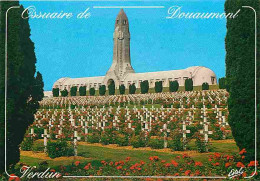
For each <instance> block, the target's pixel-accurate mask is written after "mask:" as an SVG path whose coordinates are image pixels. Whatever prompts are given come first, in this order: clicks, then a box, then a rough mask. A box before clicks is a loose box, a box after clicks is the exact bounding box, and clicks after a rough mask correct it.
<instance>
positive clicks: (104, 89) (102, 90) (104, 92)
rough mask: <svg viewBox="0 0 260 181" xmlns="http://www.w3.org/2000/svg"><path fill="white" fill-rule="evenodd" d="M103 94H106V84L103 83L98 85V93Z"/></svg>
mask: <svg viewBox="0 0 260 181" xmlns="http://www.w3.org/2000/svg"><path fill="white" fill-rule="evenodd" d="M105 94H106V86H105V85H101V86H99V95H101V96H103V95H105Z"/></svg>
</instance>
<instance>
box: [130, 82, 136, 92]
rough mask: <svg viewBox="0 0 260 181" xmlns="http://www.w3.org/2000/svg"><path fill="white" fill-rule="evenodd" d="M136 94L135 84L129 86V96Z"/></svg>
mask: <svg viewBox="0 0 260 181" xmlns="http://www.w3.org/2000/svg"><path fill="white" fill-rule="evenodd" d="M135 92H136V86H135V84H131V85H129V94H135Z"/></svg>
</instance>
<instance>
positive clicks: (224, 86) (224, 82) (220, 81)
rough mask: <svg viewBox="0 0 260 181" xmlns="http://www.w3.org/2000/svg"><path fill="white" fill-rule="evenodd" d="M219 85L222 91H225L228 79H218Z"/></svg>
mask: <svg viewBox="0 0 260 181" xmlns="http://www.w3.org/2000/svg"><path fill="white" fill-rule="evenodd" d="M218 84H219V88H220V89H225V88H226V78H225V77H222V78H219V79H218Z"/></svg>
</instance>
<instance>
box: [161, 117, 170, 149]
mask: <svg viewBox="0 0 260 181" xmlns="http://www.w3.org/2000/svg"><path fill="white" fill-rule="evenodd" d="M167 123H168V122H167ZM160 131H161V132H163V141H164V144H163V145H164V148H167V145H168V141H167V133H169V132H170V131H171V130H170V129H167V124H166V123H164V124H163V128H162V129H160Z"/></svg>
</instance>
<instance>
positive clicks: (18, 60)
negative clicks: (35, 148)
mask: <svg viewBox="0 0 260 181" xmlns="http://www.w3.org/2000/svg"><path fill="white" fill-rule="evenodd" d="M12 6H19V2H17V1H11V2H1V6H0V13H1V14H0V72H1V76H0V82H1V84H0V110H1V113H0V160H1V164H0V172H2V171H3V170H4V160H5V158H4V155H5V149H4V144H5V136H4V132H5V126H4V123H5V117H4V115H5V114H4V111H5V107H4V106H5V97H4V95H5V85H4V82H5V48H4V45H5V17H6V11H7V9H9V8H10V7H12ZM23 10H24V8H23V7H22V6H21V7H20V8H19V9H16V8H15V9H11V10H10V11H9V13H8V40H7V51H8V57H7V58H8V63H7V69H8V71H7V73H8V74H7V102H6V104H7V130H6V131H7V138H8V139H7V143H6V144H7V151H6V153H7V166H8V167H12V166H14V165H15V164H16V163H17V162H18V161H19V159H20V151H19V145H20V143H21V142H22V141H23V137H24V134H25V132H26V130H27V129H28V127H29V125H30V124H32V123H33V120H34V113H35V112H36V109H37V108H38V107H39V103H38V101H40V100H41V99H42V97H43V92H42V87H43V83H42V81H41V80H40V79H41V76H40V75H39V74H38V76H37V78H35V77H34V76H35V72H36V66H35V64H36V56H35V53H34V43H33V42H32V41H31V39H30V27H29V23H28V19H22V18H21V13H22V11H23Z"/></svg>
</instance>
